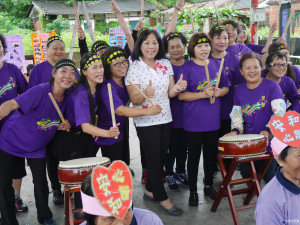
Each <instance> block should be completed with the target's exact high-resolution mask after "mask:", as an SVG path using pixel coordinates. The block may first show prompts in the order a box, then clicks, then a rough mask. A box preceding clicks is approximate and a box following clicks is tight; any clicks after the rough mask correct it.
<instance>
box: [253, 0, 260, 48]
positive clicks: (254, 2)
mask: <svg viewBox="0 0 300 225" xmlns="http://www.w3.org/2000/svg"><path fill="white" fill-rule="evenodd" d="M258 3H259V2H258V0H252V2H251V7H252V8H258ZM251 43H255V44H257V43H258V32H257V22H254V23H251Z"/></svg>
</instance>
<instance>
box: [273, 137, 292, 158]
mask: <svg viewBox="0 0 300 225" xmlns="http://www.w3.org/2000/svg"><path fill="white" fill-rule="evenodd" d="M287 146H288V145H286V144H284V143H283V142H281V141H280V140H279V139H278V138H276V137H274V138H273V139H272V141H271V148H272V151H273V155H274V157H275V158H276V159H277V156H278V155H279V154H280V153H281V152H282V150H283V149H285V148H286V147H287Z"/></svg>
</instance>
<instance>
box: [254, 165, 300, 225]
mask: <svg viewBox="0 0 300 225" xmlns="http://www.w3.org/2000/svg"><path fill="white" fill-rule="evenodd" d="M281 170H282V167H278V168H277V171H276V176H275V177H274V178H273V179H272V180H271V181H270V182H269V183H267V185H266V186H265V187H264V188H263V190H262V192H261V193H260V195H259V197H258V200H257V203H256V209H255V221H256V224H257V225H266V224H272V225H273V224H274V225H275V224H278V225H280V224H290V225H297V224H299V223H300V188H299V187H298V186H297V185H296V184H294V183H292V182H291V181H289V180H287V179H286V178H285V177H284V176H283V175H282V173H281V172H280V171H281Z"/></svg>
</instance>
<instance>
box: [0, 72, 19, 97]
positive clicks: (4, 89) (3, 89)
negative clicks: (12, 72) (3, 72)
mask: <svg viewBox="0 0 300 225" xmlns="http://www.w3.org/2000/svg"><path fill="white" fill-rule="evenodd" d="M15 86H16V84H15V82H14V78H12V77H10V78H9V82H8V83H7V84H5V85H3V86H2V87H1V88H0V98H2V95H5V94H6V92H7V91H10V90H12V89H13V88H14V87H15Z"/></svg>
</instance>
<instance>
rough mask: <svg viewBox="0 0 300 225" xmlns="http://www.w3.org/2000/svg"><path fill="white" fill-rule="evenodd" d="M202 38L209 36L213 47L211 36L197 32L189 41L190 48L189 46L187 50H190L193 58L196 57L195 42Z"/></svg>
mask: <svg viewBox="0 0 300 225" xmlns="http://www.w3.org/2000/svg"><path fill="white" fill-rule="evenodd" d="M202 38H207V40H208V43H209V45H210V47H211V38H210V37H209V36H208V35H207V34H206V33H196V34H194V35H193V36H192V37H191V39H190V41H189V45H188V48H187V52H188V54H189V56H190V57H191V58H195V51H194V48H195V43H196V42H198V40H199V39H202Z"/></svg>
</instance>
